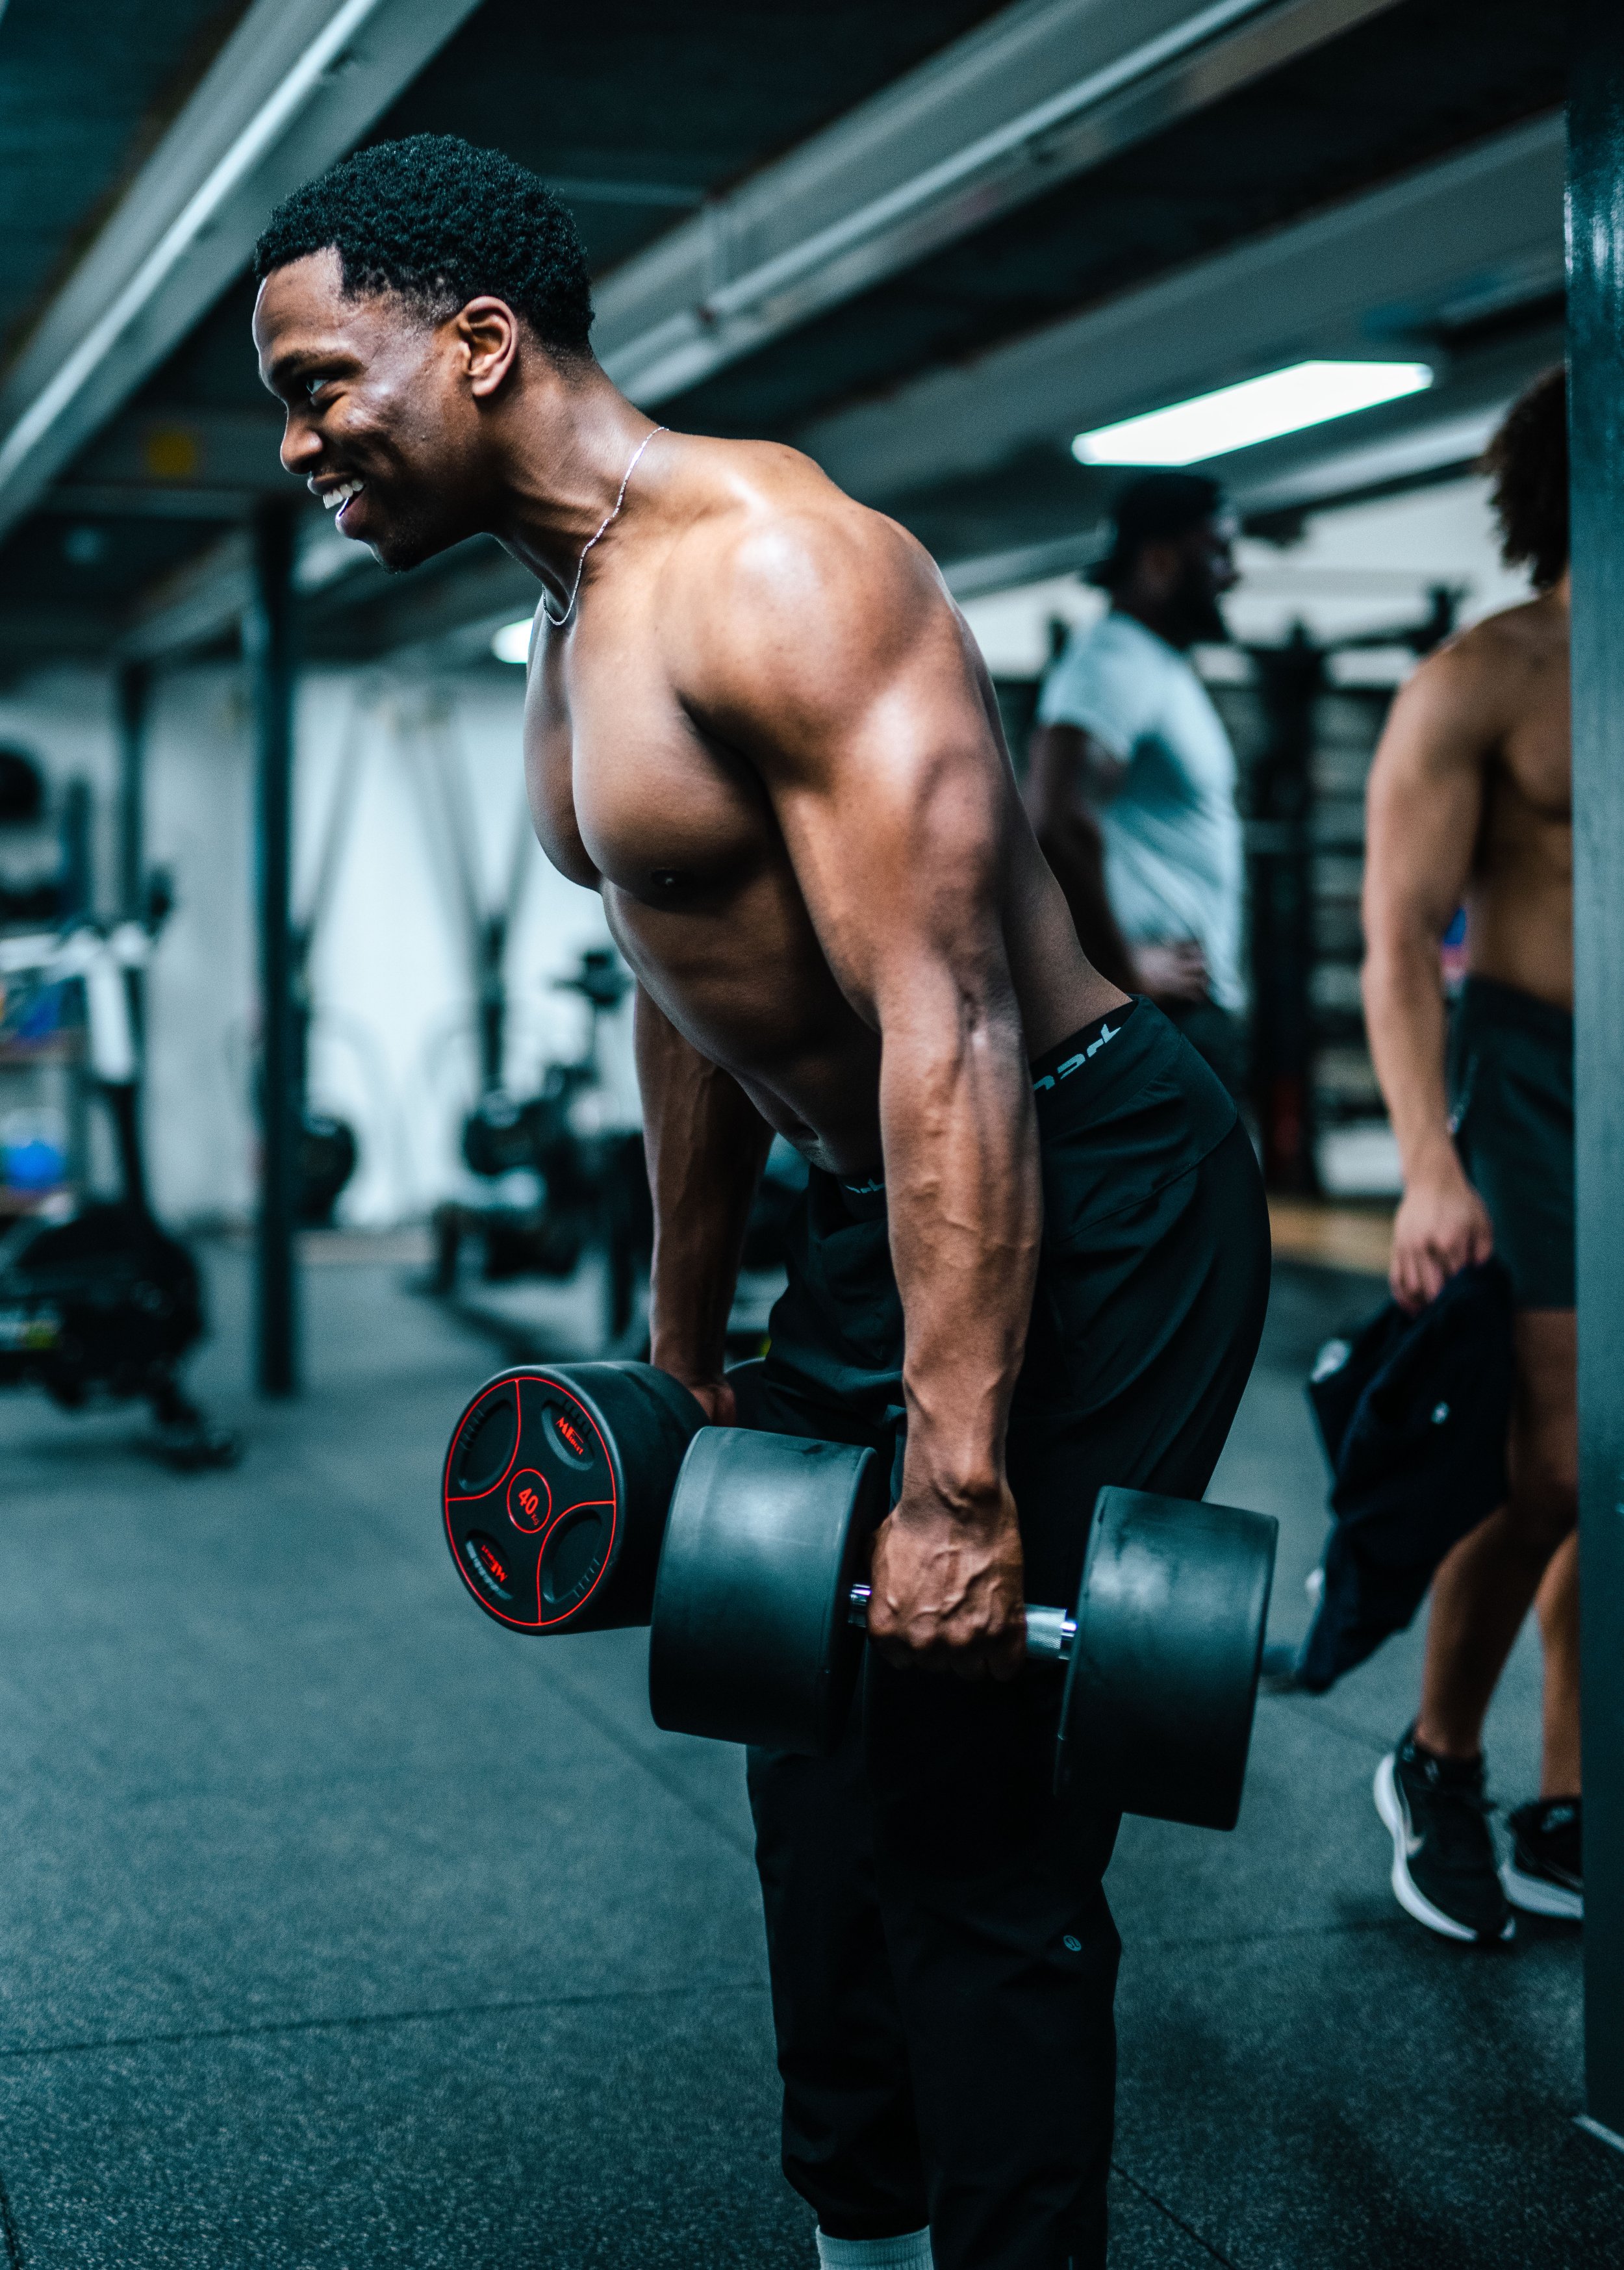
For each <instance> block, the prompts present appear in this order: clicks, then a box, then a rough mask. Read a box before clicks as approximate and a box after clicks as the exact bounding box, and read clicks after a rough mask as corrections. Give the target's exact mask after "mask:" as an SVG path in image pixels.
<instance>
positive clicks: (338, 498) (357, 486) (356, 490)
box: [322, 481, 367, 512]
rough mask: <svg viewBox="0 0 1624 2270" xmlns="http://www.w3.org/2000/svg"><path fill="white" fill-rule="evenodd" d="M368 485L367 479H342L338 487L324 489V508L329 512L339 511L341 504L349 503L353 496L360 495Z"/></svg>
mask: <svg viewBox="0 0 1624 2270" xmlns="http://www.w3.org/2000/svg"><path fill="white" fill-rule="evenodd" d="M366 486H367V484H366V483H365V481H340V482H339V484H338V486H337V488H336V489H323V491H322V505H323V509H324V510H325V511H327V512H337V509H338V508H339V506H340V505H341V504H347V503H348V502H349V501H350V499H351V498H352V496H360V493H361V491H362V489H364V488H365V487H366Z"/></svg>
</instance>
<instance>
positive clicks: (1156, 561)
mask: <svg viewBox="0 0 1624 2270" xmlns="http://www.w3.org/2000/svg"><path fill="white" fill-rule="evenodd" d="M1137 566H1138V579H1139V582H1140V583H1141V584H1142V585H1143V587H1144V588H1145V590H1146V591H1147V592H1149V593H1150V595H1151V596H1152V597H1153V598H1156V599H1158V600H1160V599H1165V598H1166V597H1167V596H1168V592H1169V591H1171V590H1174V589H1175V587H1176V586H1177V584H1178V583H1179V582H1181V581H1182V580H1183V573H1184V568H1185V558H1184V552H1183V546H1182V545H1180V544H1179V542H1178V540H1177V539H1176V538H1174V537H1169V536H1155V537H1152V538H1150V539H1149V540H1148V541H1147V542H1146V543H1145V544H1142V545H1140V546H1139V556H1138V562H1137Z"/></svg>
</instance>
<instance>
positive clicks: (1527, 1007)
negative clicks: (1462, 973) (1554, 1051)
mask: <svg viewBox="0 0 1624 2270" xmlns="http://www.w3.org/2000/svg"><path fill="white" fill-rule="evenodd" d="M1455 1013H1456V1016H1457V1019H1458V1020H1459V1021H1460V1022H1461V1023H1462V1024H1463V1025H1476V1026H1479V1027H1481V1026H1485V1025H1490V1026H1493V1025H1502V1026H1504V1025H1510V1026H1514V1027H1516V1029H1517V1030H1518V1031H1520V1032H1524V1033H1531V1034H1533V1035H1535V1036H1536V1037H1537V1038H1538V1039H1539V1040H1542V1041H1547V1042H1550V1044H1551V1045H1552V1046H1553V1047H1554V1048H1559V1049H1571V1048H1572V1046H1573V1011H1572V1010H1571V1009H1564V1008H1562V1007H1561V1005H1559V1004H1558V1003H1556V1002H1554V1001H1542V1000H1540V998H1539V995H1538V994H1537V993H1524V991H1523V990H1522V988H1521V987H1520V986H1516V985H1502V983H1500V980H1499V979H1498V978H1497V977H1468V978H1467V980H1466V982H1465V984H1464V985H1463V986H1462V987H1461V989H1460V998H1459V1001H1458V1003H1457V1007H1456V1012H1455Z"/></svg>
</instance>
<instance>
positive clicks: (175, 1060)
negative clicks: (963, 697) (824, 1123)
mask: <svg viewBox="0 0 1624 2270" xmlns="http://www.w3.org/2000/svg"><path fill="white" fill-rule="evenodd" d="M522 701H523V672H522V671H517V670H515V671H513V672H512V673H511V676H510V678H499V677H497V676H495V675H494V674H493V672H491V671H484V672H478V673H472V674H471V675H470V676H468V677H467V678H465V679H462V680H460V681H449V680H447V681H440V682H438V683H437V684H436V685H435V686H432V687H431V686H426V685H424V684H422V683H421V682H418V683H414V684H407V683H404V682H393V683H392V682H390V681H389V679H386V678H383V677H381V676H376V675H374V676H369V677H367V678H365V679H363V678H360V677H359V676H357V675H356V674H354V673H346V672H337V671H312V672H309V673H308V674H307V675H306V677H305V679H304V681H303V683H302V685H301V687H300V701H299V712H298V723H297V747H298V768H297V775H296V783H295V838H296V848H295V865H294V873H295V907H296V910H297V911H302V910H303V909H304V906H305V905H306V903H307V901H308V896H309V894H310V892H311V890H312V888H313V886H314V880H315V872H316V870H317V867H318V865H319V863H320V858H321V851H322V846H323V842H324V840H325V836H326V832H327V825H328V819H329V814H330V809H331V805H332V799H333V797H334V793H335V790H336V787H337V781H338V777H339V774H340V771H341V769H342V766H341V757H342V753H343V750H344V748H345V743H346V739H348V738H349V737H351V736H352V735H353V734H356V733H359V736H360V743H359V746H360V774H359V778H358V781H357V784H356V792H355V796H354V801H353V805H352V811H351V813H350V819H349V824H348V826H347V828H346V829H345V832H344V835H343V838H342V845H341V852H340V857H339V859H338V863H337V869H336V872H335V880H334V886H333V889H332V893H331V897H330V902H329V904H328V906H327V909H326V912H325V916H324V919H323V924H322V926H321V928H320V930H319V931H318V934H317V939H316V945H315V953H314V955H313V960H312V976H313V986H314V992H315V1003H316V1022H315V1029H314V1033H313V1035H312V1047H311V1066H310V1072H311V1079H310V1090H311V1100H312V1102H313V1103H314V1104H315V1106H316V1107H317V1108H318V1109H328V1110H331V1111H335V1112H337V1113H339V1114H341V1115H342V1116H344V1117H345V1118H346V1119H348V1120H350V1122H351V1123H352V1125H353V1126H354V1127H355V1130H356V1132H357V1134H358V1136H359V1138H360V1146H361V1166H360V1171H359V1173H358V1174H357V1176H356V1177H355V1180H354V1181H353V1183H352V1184H351V1187H350V1189H349V1191H347V1192H346V1193H345V1198H344V1200H343V1201H342V1203H341V1207H340V1218H341V1219H344V1220H351V1221H353V1222H363V1223H369V1224H383V1223H388V1222H392V1221H397V1220H409V1219H412V1218H415V1217H417V1216H419V1215H420V1214H422V1213H424V1212H425V1211H426V1209H427V1208H428V1207H429V1206H430V1205H433V1204H434V1201H435V1200H436V1199H437V1198H441V1197H442V1196H444V1195H445V1194H446V1193H447V1191H449V1190H451V1189H453V1188H455V1187H457V1186H459V1185H461V1184H463V1181H464V1174H463V1168H462V1167H461V1164H460V1160H459V1156H458V1150H457V1139H458V1131H459V1128H460V1124H461V1119H462V1115H463V1111H464V1109H466V1107H467V1105H468V1103H469V1102H471V1100H472V1097H473V1094H474V1093H475V1089H476V1085H477V1065H478V1056H477V1044H476V1040H475V1027H474V1015H473V992H472V976H471V966H470V960H469V952H468V943H467V938H466V933H465V925H464V922H463V915H462V911H461V907H460V903H459V901H458V900H457V898H456V894H455V892H454V890H453V887H452V872H451V869H450V867H449V862H448V860H447V859H446V857H445V852H446V840H447V829H446V823H445V820H444V818H443V816H442V813H441V807H439V806H436V805H430V804H428V803H427V802H426V796H432V795H433V793H434V787H435V785H436V783H440V784H445V783H449V785H450V786H451V787H452V790H453V792H454V793H455V794H456V795H457V796H458V797H460V798H461V799H462V802H463V808H464V809H465V810H466V812H467V813H468V815H469V817H470V819H471V821H472V824H473V829H474V835H475V842H476V845H477V857H478V872H479V879H480V886H481V890H482V892H483V893H484V894H487V895H488V896H489V897H490V898H492V899H496V898H498V897H500V896H501V893H502V892H503V891H504V890H505V887H506V882H507V877H508V870H509V865H510V862H511V860H512V857H513V854H514V847H515V839H516V836H517V833H518V829H519V826H520V821H521V815H522V775H521V769H520V747H519V723H520V708H521V704H522ZM435 710H444V711H445V712H447V713H448V714H449V731H448V730H447V729H446V728H445V727H443V726H442V727H440V728H437V729H433V730H431V729H429V728H428V727H427V726H426V718H427V717H428V716H429V715H430V714H431V712H434V711H435ZM0 738H4V739H8V740H11V741H15V742H17V743H18V744H19V745H20V746H24V747H26V748H28V749H29V750H31V751H32V752H33V753H34V754H35V755H36V756H37V757H38V758H39V759H40V760H41V762H42V764H43V765H44V767H45V769H46V772H47V775H48V779H49V781H50V783H51V786H52V790H53V793H54V794H56V793H59V792H60V790H61V788H62V785H63V783H65V781H66V780H67V779H68V778H69V777H70V776H71V775H76V774H78V775H84V776H85V777H87V778H89V779H90V780H91V781H92V783H93V787H94V790H95V793H96V809H97V816H98V829H97V832H98V861H97V872H98V879H99V885H100V890H99V896H100V903H101V905H102V906H103V907H104V908H110V905H111V901H112V894H113V887H114V878H115V874H116V851H115V841H114V827H115V783H116V770H117V759H116V747H115V738H114V732H113V723H112V694H111V686H110V683H109V681H108V679H106V678H105V677H104V676H103V675H102V674H100V673H99V672H93V671H58V672H52V673H50V674H48V675H45V674H41V676H40V677H37V678H35V679H31V680H29V681H27V682H26V683H25V684H24V685H23V686H20V687H19V688H17V689H15V690H14V691H13V692H12V693H11V694H7V695H5V696H4V697H0ZM253 785H254V783H253V763H252V751H251V742H250V723H249V718H248V708H247V704H246V700H245V692H244V683H243V676H242V672H241V670H239V669H238V668H236V667H234V666H232V665H219V666H212V667H209V668H206V669H204V668H200V669H189V670H177V671H169V672H166V673H164V674H163V675H162V676H161V677H160V678H159V680H158V682H157V686H156V690H155V694H154V701H153V709H152V727H151V738H150V743H149V751H148V760H147V797H146V850H147V857H148V860H149V863H151V864H158V865H164V866H167V867H169V868H171V869H172V871H173V872H174V885H175V894H176V910H175V913H174V916H173V917H172V919H171V921H170V923H169V924H168V926H167V929H166V930H165V931H164V933H163V936H162V938H161V939H160V941H159V946H158V949H157V953H156V954H155V957H154V960H153V963H152V970H151V973H150V976H149V981H148V1002H149V1020H148V1022H149V1036H150V1037H149V1050H148V1065H147V1113H146V1124H147V1141H148V1151H149V1155H150V1168H151V1176H152V1190H153V1196H154V1199H155V1202H156V1203H157V1205H158V1206H159V1209H160V1211H162V1212H163V1213H165V1214H166V1215H167V1216H168V1217H170V1218H172V1219H173V1220H176V1221H178V1222H188V1221H190V1222H197V1221H202V1220H220V1219H222V1218H224V1219H227V1220H230V1219H242V1218H245V1217H246V1216H247V1215H248V1213H249V1212H250V1211H251V1208H252V1204H253V1193H254V1180H255V1167H256V1130H255V1124H254V1116H253V1109H252V1065H253V1053H254V1047H255V1034H256V931H255V913H254V909H255V896H256V878H255V872H254V866H253V843H254V829H253V820H254V812H253ZM527 859H528V874H527V888H526V894H525V897H524V901H523V906H522V909H521V914H520V918H519V920H518V923H517V924H516V925H515V931H514V935H513V937H512V938H511V939H510V941H509V947H508V986H509V1001H510V1008H509V1019H508V1081H509V1084H510V1085H511V1086H513V1087H515V1089H517V1090H518V1091H520V1092H525V1091H527V1090H528V1089H529V1088H530V1087H531V1086H532V1084H533V1082H534V1080H535V1079H536V1076H537V1073H538V1070H539V1067H540V1065H541V1064H542V1062H543V1061H544V1060H545V1058H546V1057H558V1056H565V1057H567V1056H571V1055H574V1054H575V1053H576V1052H577V1051H578V1050H579V1048H580V1046H581V1044H582V1040H583V1038H584V1032H585V1011H584V1008H583V1006H582V1004H581V1003H580V1002H579V1001H578V1000H577V999H576V998H575V997H573V996H571V995H568V994H560V993H557V992H554V991H553V990H551V985H550V981H551V980H552V978H553V977H555V976H562V975H565V974H567V972H568V971H569V969H570V968H573V967H574V965H575V961H576V959H577V957H578V955H579V953H580V952H581V950H582V947H584V946H592V945H598V944H601V943H604V942H605V941H606V938H607V932H606V931H605V929H604V919H603V911H602V908H601V906H600V904H599V902H598V901H597V898H596V897H595V896H593V895H592V894H590V893H588V892H584V891H582V890H579V889H577V888H576V887H575V886H574V885H572V884H570V883H567V882H566V881H565V880H564V879H563V878H562V877H561V876H560V875H558V874H556V873H554V872H553V871H552V868H550V867H549V866H548V865H547V864H546V862H545V859H544V858H543V857H542V855H541V852H540V850H539V848H538V846H537V845H536V844H535V842H534V840H533V837H532V838H530V839H529V848H528V852H527ZM629 1025H630V1019H629V1013H628V1012H627V1010H625V1009H624V1008H623V1009H622V1011H621V1013H620V1014H619V1017H618V1019H617V1020H615V1024H614V1027H613V1028H612V1030H611V1031H610V1033H609V1034H608V1035H607V1045H606V1047H605V1050H604V1060H605V1067H606V1071H607V1073H608V1076H609V1091H610V1092H609V1095H608V1098H607V1107H606V1114H605V1116H607V1117H608V1118H609V1119H610V1120H611V1121H612V1122H614V1123H631V1122H633V1121H634V1119H635V1116H636V1089H635V1081H634V1075H633V1072H632V1066H631V1054H630V1040H629Z"/></svg>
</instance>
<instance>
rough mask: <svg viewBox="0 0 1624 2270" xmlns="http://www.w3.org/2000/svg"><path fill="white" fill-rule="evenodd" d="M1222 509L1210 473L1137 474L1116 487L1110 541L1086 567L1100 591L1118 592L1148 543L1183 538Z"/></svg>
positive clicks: (1219, 487) (1218, 486)
mask: <svg viewBox="0 0 1624 2270" xmlns="http://www.w3.org/2000/svg"><path fill="white" fill-rule="evenodd" d="M1223 508H1224V492H1223V487H1222V485H1221V484H1220V482H1218V481H1215V480H1214V479H1213V478H1212V475H1211V474H1210V473H1183V472H1179V473H1141V474H1140V476H1139V478H1138V480H1135V481H1130V482H1129V484H1128V486H1127V487H1126V488H1124V489H1119V490H1118V491H1117V493H1116V498H1115V500H1114V501H1113V503H1112V505H1111V528H1112V544H1111V548H1110V550H1109V552H1108V553H1106V555H1105V557H1104V559H1103V560H1096V561H1095V563H1094V566H1093V567H1092V568H1090V569H1089V570H1088V580H1089V582H1091V583H1097V584H1099V585H1100V587H1101V590H1107V591H1117V590H1121V589H1122V587H1123V584H1124V583H1125V582H1127V581H1128V578H1129V577H1130V576H1131V575H1132V573H1133V569H1134V563H1135V562H1136V561H1137V560H1138V556H1139V553H1141V552H1142V551H1143V550H1144V548H1145V546H1146V545H1147V544H1156V543H1159V542H1161V541H1162V540H1163V539H1164V538H1168V537H1171V536H1183V535H1185V534H1187V533H1188V531H1189V530H1190V529H1192V528H1198V527H1199V526H1200V525H1201V523H1202V522H1203V521H1204V520H1213V519H1216V517H1217V516H1218V515H1219V514H1220V512H1221V511H1222V510H1223Z"/></svg>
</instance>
